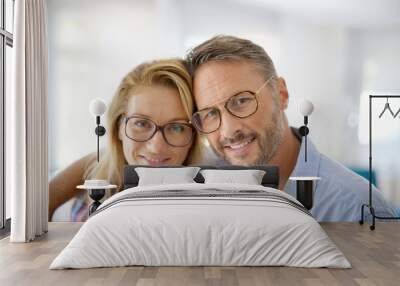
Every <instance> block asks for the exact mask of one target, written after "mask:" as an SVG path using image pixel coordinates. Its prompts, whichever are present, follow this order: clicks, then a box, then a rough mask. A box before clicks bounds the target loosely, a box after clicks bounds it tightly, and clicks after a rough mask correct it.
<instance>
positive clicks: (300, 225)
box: [50, 166, 351, 269]
mask: <svg viewBox="0 0 400 286" xmlns="http://www.w3.org/2000/svg"><path fill="white" fill-rule="evenodd" d="M150 169H151V168H149V169H145V170H144V171H143V168H142V169H140V168H138V166H128V167H127V168H126V169H125V172H124V184H125V187H126V189H125V190H124V191H122V192H119V193H118V194H116V195H114V196H112V197H111V198H109V199H107V200H106V201H105V202H103V203H102V205H101V206H100V207H99V208H98V209H97V211H96V212H95V213H94V214H93V215H92V216H91V217H90V218H89V220H88V221H87V222H86V223H85V224H84V225H83V226H82V228H81V229H80V230H79V232H78V233H77V234H76V235H75V237H74V238H73V239H72V240H71V242H70V243H69V244H68V245H67V247H65V249H64V250H63V251H62V252H61V253H60V254H59V255H58V256H57V257H56V259H55V260H54V261H53V262H52V264H51V265H50V269H65V268H92V267H117V266H129V265H144V266H292V267H329V268H350V267H351V265H350V263H349V262H348V261H347V259H346V258H345V257H344V255H343V253H342V252H341V251H340V250H339V249H338V248H337V247H336V245H335V244H334V243H333V242H332V241H331V240H330V238H329V237H328V236H327V234H326V233H325V232H324V231H323V229H322V228H321V227H320V225H319V224H318V222H317V221H316V220H315V219H314V218H313V217H312V216H311V214H310V213H309V212H308V211H307V209H305V208H304V207H303V206H302V205H301V203H299V202H298V201H296V200H295V199H294V198H293V197H291V196H290V195H287V194H285V193H284V192H282V191H279V190H277V189H276V187H277V184H278V182H279V172H278V169H277V168H276V167H273V166H261V167H260V166H259V167H252V168H244V167H233V166H230V167H224V168H216V167H210V166H200V167H199V170H202V171H204V170H212V169H236V170H238V169H240V170H263V172H264V174H263V175H262V177H260V182H261V184H259V185H257V184H250V183H247V184H242V183H240V184H238V183H237V182H236V183H235V182H231V183H226V182H225V183H218V182H212V181H207V179H206V182H204V175H203V174H201V173H200V172H197V173H196V175H195V176H193V177H194V180H193V181H192V182H185V183H173V182H172V183H171V182H169V183H160V184H151V185H141V184H140V183H139V182H140V178H139V177H140V176H138V172H137V171H139V170H141V171H142V172H144V173H145V174H147V173H148V172H150V171H149V170H150ZM157 169H158V168H157ZM167 169H168V170H170V168H166V169H165V170H161V171H162V172H163V173H164V172H167ZM159 170H160V169H159ZM242 173H243V172H242ZM169 177H171V176H169ZM169 177H168V178H167V179H166V180H169ZM237 177H238V176H237V175H235V177H233V178H231V179H232V180H233V181H235V180H237ZM151 179H153V178H152V177H151ZM143 180H144V179H143ZM155 181H157V180H155Z"/></svg>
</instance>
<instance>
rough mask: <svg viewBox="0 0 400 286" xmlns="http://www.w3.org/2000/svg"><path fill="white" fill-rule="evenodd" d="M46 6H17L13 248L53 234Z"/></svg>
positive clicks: (28, 0)
mask: <svg viewBox="0 0 400 286" xmlns="http://www.w3.org/2000/svg"><path fill="white" fill-rule="evenodd" d="M46 15H47V14H46V3H45V0H19V1H16V2H15V20H14V21H15V22H14V27H15V38H14V49H13V51H14V63H15V65H14V71H13V91H12V93H11V98H8V99H7V100H10V103H11V104H10V106H11V107H12V108H11V110H9V112H8V114H6V116H7V117H6V119H7V122H8V125H7V126H9V128H8V133H7V136H9V140H8V142H9V146H7V147H6V148H8V149H7V150H9V151H7V152H9V157H8V158H9V160H8V161H7V163H6V164H7V165H8V167H9V168H10V177H9V180H10V184H9V186H10V187H11V205H12V206H11V237H10V241H12V242H27V241H31V240H33V239H34V238H35V237H36V236H40V235H42V234H43V233H44V232H46V231H47V222H48V181H47V170H48V163H47V156H48V155H47V144H48V143H47V72H48V69H47V65H48V62H47V61H48V60H47V57H48V52H47V18H46Z"/></svg>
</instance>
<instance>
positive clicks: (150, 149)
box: [119, 85, 194, 166]
mask: <svg viewBox="0 0 400 286" xmlns="http://www.w3.org/2000/svg"><path fill="white" fill-rule="evenodd" d="M125 114H126V117H132V116H134V118H131V119H129V121H128V124H127V127H126V128H127V132H125V125H126V124H125V121H123V122H121V123H120V126H119V138H120V140H121V141H122V145H123V150H124V155H125V159H126V161H127V162H128V164H130V165H152V166H161V165H182V164H183V162H184V161H185V159H186V157H187V155H188V152H189V149H190V147H191V144H192V142H193V140H192V141H191V143H190V144H188V145H186V146H184V147H175V146H171V145H170V144H168V143H167V142H166V140H165V138H164V136H163V134H162V133H161V131H160V130H158V131H157V132H156V133H155V134H154V136H153V137H151V139H149V140H147V141H144V142H138V141H134V140H132V139H130V138H129V137H128V136H130V137H135V136H136V137H137V138H136V137H135V138H136V139H139V140H140V141H143V140H142V139H147V138H145V137H146V135H144V137H143V135H141V134H142V133H143V132H144V134H152V131H151V130H154V129H152V127H154V126H152V125H151V124H152V123H151V122H150V121H148V120H147V119H150V120H151V121H152V122H154V123H155V124H157V125H158V126H164V125H165V124H168V123H188V121H189V119H188V117H187V115H186V113H185V111H184V109H183V106H182V103H181V101H180V97H179V93H178V90H176V89H174V88H171V87H166V86H161V85H160V86H149V87H140V88H138V89H136V90H135V92H134V93H132V94H131V95H130V98H129V101H128V106H127V109H126V113H125ZM143 130H144V131H143ZM146 130H147V131H146ZM186 131H187V130H186ZM146 132H147V133H146ZM182 132H183V131H182V128H181V125H180V124H169V125H167V127H165V128H164V134H166V135H167V137H168V138H171V139H170V140H169V141H172V140H174V138H175V137H174V136H181V135H180V134H182ZM193 133H194V131H193ZM127 134H128V136H127ZM140 136H141V137H140ZM178 139H179V137H178ZM172 143H174V141H172ZM174 145H177V144H174ZM178 145H179V144H178Z"/></svg>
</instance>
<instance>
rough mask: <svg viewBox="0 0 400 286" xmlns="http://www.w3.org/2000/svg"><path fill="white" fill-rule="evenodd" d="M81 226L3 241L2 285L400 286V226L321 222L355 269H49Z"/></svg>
mask: <svg viewBox="0 0 400 286" xmlns="http://www.w3.org/2000/svg"><path fill="white" fill-rule="evenodd" d="M81 225H82V224H80V223H50V225H49V233H47V234H46V235H44V236H42V237H40V238H38V239H37V240H35V241H34V242H32V243H9V239H8V238H5V239H2V240H0V269H1V270H0V285H2V286H7V285H13V286H14V285H51V286H54V285H57V286H58V285H66V286H72V285H85V286H89V285H136V286H153V285H154V286H155V285H157V286H163V285H165V286H180V285H195V286H197V285H198V286H216V285H227V286H235V285H237V286H248V285H249V286H250V285H251V286H264V285H305V286H310V285H313V286H314V285H349V286H351V285H362V286H364V285H366V286H369V285H376V286H379V285H385V286H391V285H400V278H399V275H398V273H400V223H396V222H387V223H383V222H382V223H381V222H379V223H378V224H377V228H376V230H375V231H370V230H369V226H368V225H364V226H360V225H358V224H356V223H323V224H321V225H322V227H323V228H324V230H325V231H326V232H327V233H328V235H329V237H330V238H331V239H332V240H333V241H334V242H335V243H336V245H337V246H338V247H339V248H340V249H341V250H342V251H343V253H344V254H345V256H346V257H347V258H348V259H349V261H350V262H351V264H352V266H353V268H352V269H308V268H290V267H143V266H136V267H117V268H99V269H84V270H56V271H54V270H53V271H51V270H49V269H48V267H49V265H50V263H51V262H52V260H53V259H54V258H55V257H56V256H57V255H58V253H59V252H60V251H61V250H62V249H63V248H64V247H65V246H66V245H67V243H68V242H69V241H70V240H71V238H72V237H73V236H74V235H75V233H76V232H77V231H78V230H79V228H80V227H81Z"/></svg>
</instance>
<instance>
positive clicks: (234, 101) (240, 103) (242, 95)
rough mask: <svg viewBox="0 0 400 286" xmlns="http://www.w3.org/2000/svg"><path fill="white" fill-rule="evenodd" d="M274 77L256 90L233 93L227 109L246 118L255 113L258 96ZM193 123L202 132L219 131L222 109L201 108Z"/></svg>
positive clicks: (193, 116)
mask: <svg viewBox="0 0 400 286" xmlns="http://www.w3.org/2000/svg"><path fill="white" fill-rule="evenodd" d="M272 78H274V76H271V77H270V78H268V79H267V80H266V81H265V82H264V83H263V85H262V86H261V87H260V88H259V89H257V90H256V92H252V91H242V92H239V93H237V94H235V95H233V96H232V97H230V98H229V99H228V100H227V101H226V102H225V105H224V107H225V109H226V110H227V111H228V112H229V113H230V114H231V115H233V116H235V117H238V118H246V117H249V116H251V115H253V114H254V113H256V112H257V109H258V100H257V96H258V95H259V93H260V92H261V90H262V89H263V88H264V87H265V86H266V85H267V84H268V83H269V82H270V81H271V79H272ZM192 123H193V125H194V126H195V127H196V129H197V130H199V132H201V133H205V134H209V133H212V132H214V131H217V130H218V128H219V127H220V126H221V111H220V110H219V109H218V108H216V107H208V108H204V109H202V110H199V111H197V112H195V113H194V114H193V115H192Z"/></svg>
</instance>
